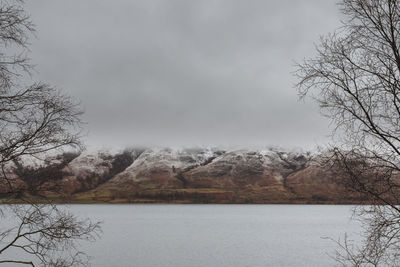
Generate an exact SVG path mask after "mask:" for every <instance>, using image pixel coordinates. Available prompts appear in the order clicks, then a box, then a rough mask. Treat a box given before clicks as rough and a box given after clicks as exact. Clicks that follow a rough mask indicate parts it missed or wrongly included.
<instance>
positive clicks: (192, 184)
mask: <svg viewBox="0 0 400 267" xmlns="http://www.w3.org/2000/svg"><path fill="white" fill-rule="evenodd" d="M177 176H179V177H177ZM75 197H76V199H78V200H84V199H87V198H90V199H94V200H95V201H115V202H125V201H127V202H183V203H357V202H360V200H361V199H360V198H359V197H358V196H356V195H353V194H349V193H348V192H347V191H346V190H345V189H344V188H343V187H342V186H341V185H339V183H338V181H337V180H336V179H335V177H333V176H332V175H331V174H329V172H328V171H327V170H323V169H320V168H318V167H317V166H314V165H313V164H312V160H311V155H310V154H307V153H287V152H280V151H276V150H267V151H248V150H239V151H230V152H226V153H225V152H223V151H217V150H214V151H212V150H207V151H205V150H201V149H199V150H181V151H174V150H170V149H164V150H146V151H145V152H143V153H142V154H141V155H140V157H138V158H137V159H136V160H135V162H134V163H133V164H132V165H131V166H129V167H128V168H127V169H126V170H125V171H124V172H122V173H120V174H118V175H117V176H115V177H114V178H112V179H110V180H109V181H107V182H106V183H104V184H102V185H100V186H99V187H97V188H95V189H94V190H91V191H88V192H85V193H82V194H77V195H75Z"/></svg>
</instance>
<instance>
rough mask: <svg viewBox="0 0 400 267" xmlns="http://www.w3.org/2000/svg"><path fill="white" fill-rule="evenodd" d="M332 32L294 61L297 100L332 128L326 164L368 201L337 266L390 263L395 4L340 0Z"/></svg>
mask: <svg viewBox="0 0 400 267" xmlns="http://www.w3.org/2000/svg"><path fill="white" fill-rule="evenodd" d="M339 6H340V8H341V11H342V13H343V15H344V20H343V22H342V27H341V28H340V29H338V30H337V32H335V33H333V34H330V35H328V36H325V37H322V38H321V41H320V44H319V45H318V46H317V56H316V57H315V58H313V59H308V60H305V61H304V62H303V63H301V64H299V66H298V67H299V68H298V72H297V75H298V77H299V79H300V82H299V84H298V88H299V92H300V95H301V97H304V96H306V95H310V94H311V95H312V96H313V97H314V98H315V99H316V100H317V101H318V102H319V104H320V106H321V109H322V111H323V113H324V114H325V115H326V116H327V117H329V118H330V119H331V120H332V122H333V124H334V125H335V126H336V128H335V131H334V135H333V136H334V137H335V138H334V141H335V145H333V146H332V148H331V154H330V156H331V158H330V161H329V162H330V163H331V167H332V168H333V170H335V171H336V172H337V175H340V176H341V177H342V180H343V182H344V184H345V185H346V186H347V187H348V188H349V189H350V190H353V191H356V192H359V193H360V194H362V195H364V197H365V198H366V199H367V200H368V202H369V203H371V204H373V206H372V207H371V206H364V207H359V208H358V210H357V211H356V212H357V214H358V215H359V216H360V217H359V218H362V219H363V223H364V226H365V234H366V235H365V242H364V243H363V247H361V248H354V249H351V246H347V245H346V244H345V245H343V248H345V253H344V254H342V255H341V257H339V258H340V261H341V262H342V263H344V264H345V263H350V264H352V265H354V266H377V265H380V264H388V265H391V266H394V265H393V264H396V263H397V264H398V259H399V252H398V251H399V245H400V208H399V206H397V205H398V204H400V202H399V200H400V51H399V48H400V1H398V0H342V1H341V2H340V3H339Z"/></svg>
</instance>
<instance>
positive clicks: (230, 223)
mask: <svg viewBox="0 0 400 267" xmlns="http://www.w3.org/2000/svg"><path fill="white" fill-rule="evenodd" d="M69 208H70V209H71V211H73V212H74V213H76V214H78V215H82V216H86V217H90V218H91V219H93V220H101V221H103V226H102V229H103V232H104V233H103V235H102V238H101V239H99V240H98V241H96V242H95V243H84V244H83V250H84V251H86V252H87V253H88V254H90V255H91V256H92V266H104V267H105V266H150V267H156V266H157V267H175V266H208V267H212V266H215V267H217V266H218V267H221V266H222V267H223V266H229V267H231V266H252V267H253V266H334V265H335V262H334V260H332V259H331V258H330V256H329V255H328V254H332V253H334V250H335V248H336V245H335V244H334V243H333V242H332V241H331V240H327V239H324V237H331V238H333V239H339V238H343V235H344V233H346V232H347V233H348V234H349V235H350V237H356V236H357V233H358V232H359V231H360V230H361V229H360V226H359V225H358V224H357V223H356V222H355V221H352V220H350V216H351V208H352V207H351V206H334V205H71V206H69Z"/></svg>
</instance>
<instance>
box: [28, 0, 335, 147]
mask: <svg viewBox="0 0 400 267" xmlns="http://www.w3.org/2000/svg"><path fill="white" fill-rule="evenodd" d="M25 7H26V10H27V11H28V13H29V14H30V15H31V18H32V20H33V22H34V23H35V25H36V28H37V33H36V38H34V39H32V40H31V41H30V42H31V44H32V45H31V47H30V49H31V54H30V58H31V60H32V63H33V64H35V65H36V73H35V75H34V79H35V80H41V81H45V82H48V83H50V84H51V85H53V86H54V87H56V88H59V89H60V90H62V91H63V92H66V93H67V94H69V95H71V96H73V97H74V98H76V99H78V100H79V101H80V102H81V105H82V107H83V109H84V112H85V113H84V115H83V120H84V121H85V124H84V125H83V127H84V142H85V143H86V145H87V147H89V148H117V147H118V148H119V147H121V148H122V147H126V146H172V147H177V146H178V147H179V146H183V147H190V146H234V147H265V146H281V147H288V148H290V147H300V148H304V149H312V148H314V147H316V146H318V145H324V144H326V143H327V142H329V134H330V132H331V129H332V127H331V126H330V125H329V121H328V120H327V119H326V118H324V117H323V116H322V115H321V114H320V112H319V108H318V105H317V104H316V103H315V102H314V101H313V100H312V99H306V100H304V101H300V100H299V98H298V94H297V90H296V88H295V86H294V85H295V83H296V78H295V77H294V75H293V72H294V71H295V70H296V67H295V62H301V61H302V60H303V59H304V58H310V57H312V56H313V55H315V44H316V43H318V40H319V37H320V36H321V35H324V34H327V33H329V32H332V31H334V30H335V29H336V28H338V27H339V26H340V18H341V17H340V12H339V10H338V7H337V5H336V4H335V1H332V0H280V1H276V0H246V1H242V0H202V1H188V0H168V1H167V0H113V1H109V0H85V1H78V0H75V1H62V0H35V1H27V3H26V4H25Z"/></svg>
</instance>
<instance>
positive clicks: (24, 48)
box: [0, 0, 99, 266]
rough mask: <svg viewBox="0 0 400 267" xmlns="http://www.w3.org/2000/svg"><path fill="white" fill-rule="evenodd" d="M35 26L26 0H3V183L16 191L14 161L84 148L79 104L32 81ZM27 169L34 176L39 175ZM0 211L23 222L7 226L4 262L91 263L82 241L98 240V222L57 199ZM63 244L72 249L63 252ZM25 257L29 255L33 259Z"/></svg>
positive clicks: (0, 238)
mask: <svg viewBox="0 0 400 267" xmlns="http://www.w3.org/2000/svg"><path fill="white" fill-rule="evenodd" d="M34 31H35V28H34V25H33V24H32V22H31V20H30V17H29V15H28V14H27V13H26V12H25V11H24V9H23V1H20V0H0V168H1V171H0V183H2V184H3V186H7V187H8V191H9V192H10V193H14V192H15V191H16V188H14V180H13V176H9V171H8V170H9V168H10V166H12V165H13V164H14V166H15V164H16V163H18V162H21V161H22V162H23V161H24V160H26V159H29V158H35V159H37V160H40V159H43V158H44V157H45V155H46V153H47V152H50V151H55V150H62V149H65V148H66V147H74V148H78V149H80V148H81V144H80V142H79V132H80V128H79V125H80V114H81V113H82V112H81V110H80V109H79V105H78V103H77V102H76V101H74V100H73V99H72V98H71V97H69V96H67V95H65V94H62V93H61V92H60V91H58V90H56V89H54V88H53V87H51V86H49V85H47V84H45V83H42V82H31V80H32V75H31V71H32V66H31V65H30V63H29V59H28V57H27V54H28V52H29V49H28V45H29V43H28V40H29V37H30V36H31V35H32V34H33V33H34ZM17 167H18V164H17ZM24 174H25V176H26V177H25V178H26V179H28V180H32V179H33V178H36V177H33V176H32V177H28V176H29V173H24ZM32 175H33V174H32ZM36 176H37V175H36ZM37 178H39V177H37ZM31 184H32V185H36V184H37V183H36V182H35V181H31ZM0 212H4V213H3V214H4V215H5V216H7V217H10V216H13V218H14V219H15V220H14V223H16V224H17V226H16V227H15V226H14V227H8V228H7V227H6V225H1V226H3V227H2V228H1V232H0V265H1V264H10V263H19V264H28V265H32V266H33V265H34V262H35V260H36V262H37V261H39V263H40V264H42V265H45V266H71V265H74V266H77V265H85V264H86V262H85V261H83V260H82V257H81V256H82V253H81V252H79V249H78V247H76V246H75V245H76V241H78V240H81V239H92V238H94V237H95V236H96V234H97V233H98V232H99V225H98V224H97V223H94V224H93V223H91V222H89V221H85V220H79V219H78V218H76V217H74V216H73V215H71V214H70V213H68V212H67V211H65V210H64V209H59V208H58V207H56V206H55V205H51V204H48V205H35V204H32V203H28V202H27V204H26V205H10V206H6V205H2V206H1V207H0ZM1 222H5V220H4V218H3V219H2V220H1ZM15 249H17V250H19V251H20V252H19V254H16V255H14V258H8V254H7V253H8V252H9V251H10V250H15ZM63 249H66V250H68V251H69V252H70V253H67V254H66V253H60V251H61V250H63ZM73 251H75V252H73ZM24 254H25V256H24ZM21 255H22V256H21ZM19 256H21V258H24V259H26V258H27V257H26V256H28V260H21V259H19V258H18V257H19ZM6 257H7V258H6ZM15 257H17V258H15Z"/></svg>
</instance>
